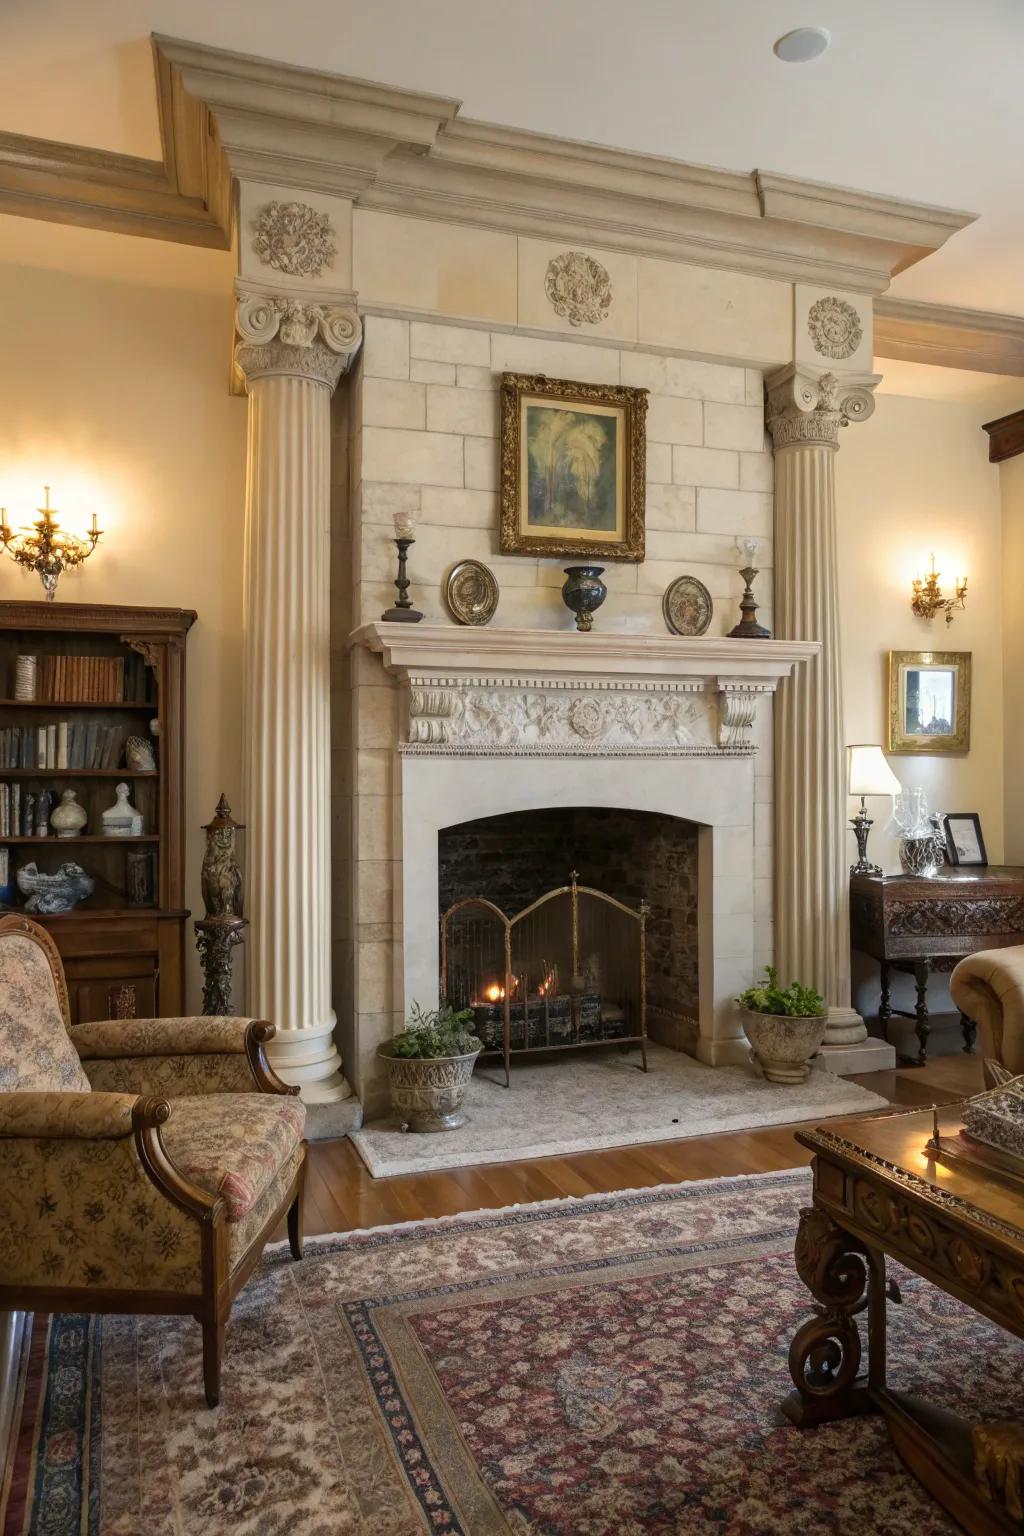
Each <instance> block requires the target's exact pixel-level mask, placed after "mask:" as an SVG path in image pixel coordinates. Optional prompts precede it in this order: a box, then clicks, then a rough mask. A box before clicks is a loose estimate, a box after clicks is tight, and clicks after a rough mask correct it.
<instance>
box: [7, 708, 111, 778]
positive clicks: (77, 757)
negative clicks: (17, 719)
mask: <svg viewBox="0 0 1024 1536" xmlns="http://www.w3.org/2000/svg"><path fill="white" fill-rule="evenodd" d="M125 739H126V733H125V730H124V728H123V727H122V726H119V725H104V724H103V722H102V721H100V720H59V721H57V722H56V723H55V724H53V725H39V726H31V725H10V726H5V727H3V728H2V729H0V773H2V772H3V770H4V769H5V768H37V769H39V770H40V771H41V772H58V773H59V772H60V771H61V770H62V769H65V768H68V769H70V768H93V769H96V768H102V769H113V768H119V767H120V766H121V759H122V757H123V756H124V744H125Z"/></svg>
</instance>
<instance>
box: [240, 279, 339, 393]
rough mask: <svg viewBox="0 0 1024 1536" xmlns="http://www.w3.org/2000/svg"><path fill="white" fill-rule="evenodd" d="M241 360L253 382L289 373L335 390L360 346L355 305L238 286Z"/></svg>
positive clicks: (244, 373)
mask: <svg viewBox="0 0 1024 1536" xmlns="http://www.w3.org/2000/svg"><path fill="white" fill-rule="evenodd" d="M235 329H236V331H237V333H238V339H237V341H236V343H235V364H236V366H237V368H238V370H239V372H240V373H241V374H242V376H243V378H244V379H245V381H246V383H247V384H249V383H251V382H252V380H253V379H258V378H269V377H273V376H274V375H286V376H289V377H292V378H301V379H310V380H312V381H313V382H314V383H318V384H325V385H326V386H327V388H328V389H331V390H333V389H334V387H335V386H336V384H337V382H338V380H339V378H340V377H341V375H342V374H343V373H345V372H346V371H347V369H348V367H349V365H350V363H351V361H352V359H353V357H354V356H355V354H356V352H357V351H358V350H359V344H360V342H361V341H362V336H363V328H362V322H361V321H360V319H359V314H358V311H357V310H356V307H355V303H354V302H353V303H351V304H347V303H324V304H321V303H314V302H311V301H309V300H304V299H299V298H291V297H289V296H288V295H287V294H280V293H269V292H262V291H261V290H259V289H256V288H253V287H251V285H243V284H242V283H239V284H238V299H237V305H236V310H235Z"/></svg>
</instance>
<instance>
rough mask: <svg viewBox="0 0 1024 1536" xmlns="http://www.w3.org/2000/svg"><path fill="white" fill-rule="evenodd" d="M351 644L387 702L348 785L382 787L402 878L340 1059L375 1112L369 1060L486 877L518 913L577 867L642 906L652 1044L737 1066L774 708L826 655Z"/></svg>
mask: <svg viewBox="0 0 1024 1536" xmlns="http://www.w3.org/2000/svg"><path fill="white" fill-rule="evenodd" d="M352 647H353V650H354V652H355V659H354V669H355V671H356V673H357V674H358V675H359V677H360V679H361V680H362V681H361V687H360V691H361V692H362V691H366V692H368V693H370V694H377V695H379V697H375V698H373V700H372V709H373V714H372V726H371V728H370V729H364V730H363V731H362V733H361V732H360V728H359V723H358V720H357V722H356V724H355V727H354V736H355V741H356V747H355V769H354V772H355V776H356V780H357V782H360V781H362V782H364V783H367V782H369V780H370V779H371V778H373V779H374V781H375V783H376V784H379V785H380V786H381V787H387V788H388V791H389V792H388V793H387V794H386V795H384V796H377V795H376V794H375V795H373V796H370V797H367V798H368V799H369V800H370V801H372V805H369V806H368V807H367V809H368V810H369V811H371V812H372V814H373V816H374V818H375V823H376V824H378V825H379V826H380V828H381V829H382V831H381V837H382V839H383V840H385V841H386V845H387V847H388V849H389V851H390V852H391V854H392V855H393V861H394V866H395V867H394V870H393V871H392V891H393V896H392V906H391V912H392V920H391V922H390V923H389V924H381V925H380V926H379V928H378V930H377V934H378V937H377V939H376V942H374V943H373V944H372V947H371V952H372V959H373V964H372V966H370V965H364V964H361V963H359V961H358V960H357V964H356V968H355V985H356V995H355V1007H354V1020H355V1025H356V1031H357V1037H356V1042H355V1049H354V1051H352V1052H350V1053H349V1055H348V1058H347V1059H348V1060H349V1061H350V1062H354V1061H358V1062H359V1067H360V1071H361V1074H362V1076H361V1081H360V1082H359V1092H360V1096H361V1098H362V1099H363V1102H364V1107H365V1108H366V1112H367V1113H368V1114H370V1115H372V1114H373V1113H374V1112H375V1111H376V1110H377V1109H378V1108H379V1107H380V1106H381V1104H382V1102H383V1087H382V1083H381V1078H380V1073H379V1070H378V1067H377V1063H376V1061H375V1057H374V1052H375V1050H376V1047H377V1045H378V1044H379V1043H380V1041H381V1040H382V1039H384V1038H386V1036H387V1035H388V1034H390V1033H391V1032H392V1030H393V1029H395V1028H398V1027H400V1024H401V1020H402V1018H403V1017H404V1014H405V1011H406V1010H407V1009H408V1007H409V1006H410V1005H411V1003H412V1002H413V1001H414V1000H416V1001H419V1002H421V1003H423V1004H424V1005H430V1004H432V1003H433V1002H434V1000H435V999H436V998H437V997H438V992H439V984H440V974H439V944H438V938H439V935H438V919H439V913H440V910H441V905H442V902H443V901H444V900H445V898H446V896H447V895H448V894H450V893H453V892H455V891H456V890H457V891H458V892H459V893H460V894H466V895H478V894H480V892H479V891H477V890H470V889H469V888H468V887H469V886H470V885H472V884H473V883H474V882H475V881H476V880H477V878H478V876H483V875H484V874H485V873H486V872H487V871H486V868H485V861H486V863H488V864H489V865H490V866H491V868H492V870H493V866H494V864H495V863H500V866H501V871H502V873H501V875H500V876H499V877H498V878H499V879H500V880H501V881H503V882H505V884H504V886H503V889H505V890H507V892H508V900H509V903H510V904H515V903H516V902H518V901H519V899H520V897H521V896H523V895H525V896H527V897H530V896H531V894H532V895H533V896H536V895H540V894H541V893H542V889H543V888H544V887H545V886H546V885H550V884H557V883H562V882H563V881H564V880H565V878H566V876H567V875H568V870H566V869H563V868H562V867H561V865H562V864H564V862H565V859H566V858H567V857H569V856H570V855H571V856H572V858H573V859H574V860H575V861H576V863H575V864H574V866H573V867H578V865H583V868H585V869H586V871H587V873H588V876H589V874H590V873H591V872H593V884H594V885H595V886H597V887H598V888H600V889H605V890H609V894H619V891H621V892H622V893H623V895H622V899H626V900H636V899H638V898H639V896H640V895H646V897H647V899H648V901H649V902H650V903H651V905H652V908H654V909H655V911H654V912H653V913H652V918H653V921H652V937H651V945H652V949H651V950H650V951H649V952H648V953H649V954H652V955H653V956H654V958H655V967H654V968H655V970H656V971H657V972H658V973H659V974H658V975H657V978H652V985H651V988H650V989H649V991H648V1001H649V1004H650V1006H651V1017H650V1027H651V1034H652V1035H653V1036H654V1037H655V1038H661V1039H663V1040H665V1042H666V1043H668V1044H670V1045H673V1046H675V1047H677V1048H680V1049H685V1050H688V1051H690V1052H691V1053H692V1054H694V1055H695V1056H696V1057H697V1058H698V1059H699V1060H701V1061H703V1062H706V1063H708V1064H709V1065H719V1064H723V1063H736V1062H740V1061H743V1060H745V1059H746V1055H747V1046H746V1043H745V1041H744V1039H743V1037H742V1032H741V1030H740V1026H739V1023H738V1020H737V1018H736V1013H735V1008H734V1005H733V999H734V998H735V996H736V993H737V992H738V991H739V990H741V989H742V987H744V986H746V985H748V984H749V981H750V979H751V976H752V974H753V971H754V969H755V968H756V966H757V965H758V964H760V963H763V960H764V959H768V958H770V956H771V926H770V925H771V902H770V896H769V899H768V900H767V901H765V900H764V898H763V896H761V895H760V893H759V891H758V888H757V879H756V877H755V868H756V867H757V861H756V857H755V847H756V844H757V842H758V839H759V837H763V833H762V832H761V831H760V830H759V825H758V823H759V818H758V814H757V804H758V783H759V778H758V774H757V772H756V769H757V766H758V749H759V745H760V744H762V743H763V742H764V741H765V740H766V739H767V740H770V735H768V732H769V731H770V720H769V719H768V718H767V717H768V715H769V714H770V710H769V709H768V705H769V704H770V696H771V695H772V693H773V692H774V691H775V688H776V686H777V684H778V682H779V680H780V678H782V677H785V676H786V675H788V674H789V673H790V671H791V670H792V669H793V668H794V667H795V666H797V665H800V664H801V663H802V662H804V661H806V660H808V659H809V658H810V657H812V656H813V655H815V654H816V651H817V646H816V644H815V643H814V642H806V641H805V642H796V641H792V642H788V641H786V642H784V641H736V640H721V639H713V638H711V637H703V638H701V639H691V640H688V639H683V638H679V637H671V636H667V635H631V634H621V633H620V634H611V633H594V634H591V635H578V634H575V633H573V632H567V631H552V630H541V629H536V630H525V629H498V628H488V629H484V630H466V629H458V628H456V627H454V626H438V625H429V624H425V623H424V624H420V625H398V624H381V623H376V624H367V625H364V626H362V627H361V628H360V629H358V630H357V631H356V632H355V633H354V634H353V636H352ZM371 678H373V679H375V682H373V683H371V681H370V679H371ZM761 708H763V710H764V716H765V718H759V712H760V709H761ZM360 736H362V743H361V741H360ZM764 768H765V770H766V772H768V773H769V774H770V763H768V762H765V763H764ZM761 782H763V781H761ZM768 783H769V785H770V779H769V780H768ZM361 798H362V797H361V796H359V795H357V797H356V805H357V813H356V828H355V836H356V839H357V842H358V839H359V835H360V829H359V801H360V799H361ZM524 828H532V829H533V830H532V831H530V832H529V833H526V832H524V831H523V829H524ZM602 834H603V836H604V844H603V847H602V851H601V852H600V853H598V852H597V851H595V850H594V849H593V848H591V849H590V851H589V852H588V844H593V843H594V842H595V840H600V839H601V837H602ZM527 837H528V838H532V839H533V852H532V853H531V854H529V857H530V858H532V859H536V860H537V861H538V864H539V865H540V871H539V872H538V877H537V882H538V888H537V889H536V890H533V888H532V887H533V880H532V877H527V876H526V874H525V873H524V865H525V863H526V860H527V855H526V854H524V851H523V850H524V846H525V845H524V838H527ZM588 858H589V859H590V861H591V862H590V864H589V865H587V863H586V861H587V859H588ZM641 869H642V871H643V874H642V877H641V875H640V874H639V873H638V871H639V870H641ZM582 873H583V870H582V869H581V874H582ZM614 884H617V885H618V890H615V889H609V888H610V887H612V886H613V885H614ZM641 884H642V885H643V886H644V889H641V888H640V886H641ZM363 910H364V913H365V912H367V911H368V903H364V908H363ZM677 940H681V942H678V943H677ZM677 948H678V955H677V956H676V958H675V959H674V960H670V959H669V958H668V956H669V952H670V951H671V952H674V951H675V950H676V949H677ZM659 956H660V959H659V958H658V957H659ZM368 958H369V956H368ZM361 959H362V957H360V960H361ZM670 994H671V997H672V999H673V1001H672V1002H671V1005H670V1004H669V998H670Z"/></svg>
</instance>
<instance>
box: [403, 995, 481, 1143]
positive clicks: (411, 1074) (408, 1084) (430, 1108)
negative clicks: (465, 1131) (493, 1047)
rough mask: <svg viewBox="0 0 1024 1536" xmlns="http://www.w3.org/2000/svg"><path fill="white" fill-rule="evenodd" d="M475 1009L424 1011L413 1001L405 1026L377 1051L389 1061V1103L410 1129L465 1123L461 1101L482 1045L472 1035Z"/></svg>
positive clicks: (439, 1128)
mask: <svg viewBox="0 0 1024 1536" xmlns="http://www.w3.org/2000/svg"><path fill="white" fill-rule="evenodd" d="M472 1022H473V1012H472V1009H470V1008H466V1009H464V1010H463V1011H462V1012H461V1013H456V1012H455V1010H454V1009H452V1008H450V1007H444V1008H431V1009H424V1008H421V1007H420V1005H419V1003H413V1006H412V1012H411V1013H410V1015H409V1023H408V1026H407V1028H405V1029H403V1030H402V1032H401V1034H399V1035H393V1036H392V1038H391V1039H390V1040H386V1041H385V1042H384V1044H383V1045H382V1046H381V1047H380V1048H379V1050H378V1051H377V1055H378V1056H379V1057H380V1058H381V1060H382V1061H385V1062H386V1063H387V1069H388V1086H389V1087H390V1089H391V1103H392V1107H393V1108H394V1110H395V1113H396V1114H397V1115H398V1116H399V1118H400V1119H401V1121H402V1124H403V1126H404V1127H405V1128H406V1129H408V1130H410V1131H454V1130H456V1129H457V1128H458V1127H459V1126H460V1125H465V1123H466V1116H465V1114H464V1113H463V1112H462V1101H463V1099H464V1098H465V1097H466V1089H467V1088H468V1087H469V1080H470V1078H471V1077H472V1075H473V1067H474V1066H475V1064H476V1058H477V1057H478V1056H479V1054H480V1052H481V1051H482V1050H483V1042H482V1041H481V1040H478V1039H477V1037H476V1035H474V1033H473V1031H472V1029H471V1027H470V1026H471V1025H472Z"/></svg>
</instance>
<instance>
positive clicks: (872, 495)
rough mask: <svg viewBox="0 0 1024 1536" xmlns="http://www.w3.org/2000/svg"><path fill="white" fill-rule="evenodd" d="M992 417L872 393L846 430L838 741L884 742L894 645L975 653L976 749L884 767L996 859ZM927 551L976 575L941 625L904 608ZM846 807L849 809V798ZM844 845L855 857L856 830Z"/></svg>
mask: <svg viewBox="0 0 1024 1536" xmlns="http://www.w3.org/2000/svg"><path fill="white" fill-rule="evenodd" d="M987 419H988V412H987V411H986V409H985V407H984V405H982V404H979V402H977V401H975V402H973V403H954V402H949V401H943V400H935V399H929V400H924V399H918V398H913V397H907V396H901V395H895V394H886V393H880V394H879V396H878V399H877V405H876V410H875V414H874V415H873V416H872V417H871V418H870V420H868V421H867V422H865V423H863V424H862V425H859V426H855V427H850V428H849V429H848V430H847V431H845V432H844V433H843V434H842V438H841V447H840V449H839V456H838V460H837V464H836V478H837V494H838V508H839V573H840V600H841V604H842V647H843V688H844V695H845V708H846V739H847V741H848V742H855V741H865V742H879V743H881V744H882V745H883V746H885V745H886V742H887V731H886V704H887V658H888V652H889V651H890V650H905V651H916V650H926V649H935V650H939V649H942V650H962V651H970V652H971V654H972V658H973V697H972V716H971V750H970V752H969V753H967V754H966V755H965V756H962V757H926V758H912V757H899V756H892V757H890V758H889V764H890V767H891V768H892V769H893V772H894V773H895V774H896V777H897V778H898V779H899V780H900V781H901V782H902V783H903V784H905V785H907V786H908V787H909V786H913V785H920V786H921V788H923V789H924V790H925V792H926V794H927V796H928V806H929V809H930V810H939V811H975V810H976V811H978V812H980V814H981V818H982V827H983V829H984V833H985V840H986V843H987V845H988V854H989V857H990V859H991V860H992V862H993V863H995V862H997V861H999V860H1000V859H1002V857H1003V636H1002V603H1003V592H1002V531H1001V516H1000V494H999V476H998V472H997V470H996V468H995V466H994V465H991V464H989V462H988V439H987V438H986V436H985V434H984V432H982V430H981V426H980V423H981V422H982V421H983V420H987ZM1022 510H1024V509H1022ZM933 549H934V551H935V558H936V563H937V565H938V566H939V569H940V570H941V571H942V573H943V577H944V578H949V582H950V585H952V578H953V577H954V576H955V575H956V573H957V572H958V571H961V572H962V571H966V572H967V574H968V576H969V579H970V592H969V596H968V601H967V608H966V611H964V612H963V613H960V612H958V613H957V615H956V618H955V620H954V622H953V624H952V625H951V626H949V628H947V627H946V624H945V622H944V621H943V620H942V619H941V618H939V619H934V620H932V621H931V622H929V621H927V620H925V619H917V618H915V617H914V615H913V614H912V613H911V611H910V583H911V579H912V577H913V576H914V575H915V574H916V572H917V571H918V570H920V569H922V568H923V567H925V566H926V565H927V562H928V558H929V555H930V553H931V551H932V550H933ZM849 805H850V810H851V813H852V811H853V810H855V809H856V802H854V801H851V802H850V803H849ZM868 809H869V813H870V814H871V815H872V816H873V817H874V818H875V826H874V828H873V829H872V832H871V840H870V845H869V856H870V857H871V858H872V859H873V860H874V861H875V862H877V863H879V864H881V865H882V867H883V868H884V869H885V870H886V872H887V873H898V872H899V868H900V864H899V857H898V852H897V846H896V840H895V839H894V838H893V837H891V836H890V835H888V834H887V833H886V831H885V824H886V822H887V821H888V819H889V802H888V801H887V800H873V801H869V802H868ZM848 850H849V854H850V860H851V862H852V861H853V860H854V859H855V858H856V845H855V843H854V839H853V834H852V833H850V834H849V837H848ZM853 981H854V1005H855V1006H856V1007H858V1008H859V1009H860V1010H861V1012H862V1013H863V1014H864V1015H865V1017H873V1016H874V1015H875V1013H876V1012H877V1005H878V969H877V966H876V965H875V964H874V963H873V962H868V961H867V960H866V958H864V957H859V956H858V957H855V964H854V975H853ZM946 981H947V979H946V978H945V977H944V976H936V977H934V978H933V980H932V983H931V985H930V987H929V1007H930V1008H931V1010H932V1013H933V1016H935V1015H938V1014H941V1013H948V1012H949V1011H950V1010H951V1006H952V1005H951V1003H950V1001H949V996H948V990H947V984H946ZM893 1001H894V1004H895V1006H896V1007H898V1008H907V1009H909V1008H912V1007H913V986H912V983H911V981H910V979H909V978H908V977H902V976H899V977H897V978H896V979H895V982H894V990H893ZM904 1028H909V1026H904V1025H903V1024H902V1023H901V1022H900V1021H897V1022H896V1023H895V1024H894V1026H893V1029H894V1037H895V1038H896V1039H897V1044H898V1046H900V1048H904V1047H905V1043H906V1042H905V1041H904V1042H901V1041H900V1039H899V1036H900V1033H901V1031H902V1030H903V1029H904ZM909 1039H910V1037H909V1035H908V1036H907V1037H906V1040H908V1041H909ZM953 1040H956V1041H958V1040H959V1036H958V1035H954V1036H952V1037H951V1039H950V1042H949V1043H952V1041H953Z"/></svg>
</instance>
